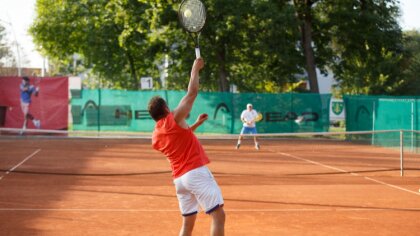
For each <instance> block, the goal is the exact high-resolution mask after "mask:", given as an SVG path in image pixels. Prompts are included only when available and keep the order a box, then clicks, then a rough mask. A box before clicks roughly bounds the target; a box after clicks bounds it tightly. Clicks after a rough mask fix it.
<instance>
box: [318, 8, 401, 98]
mask: <svg viewBox="0 0 420 236" xmlns="http://www.w3.org/2000/svg"><path fill="white" fill-rule="evenodd" d="M397 3H398V2H397V1H395V0H380V1H379V0H365V1H354V0H342V1H333V0H328V1H324V2H323V3H322V8H323V12H324V14H326V16H327V17H328V21H329V23H328V24H327V27H326V28H324V29H323V30H325V31H326V32H328V33H329V34H330V35H331V46H332V48H333V50H334V52H335V53H336V57H335V58H334V60H333V61H331V67H332V68H333V71H334V75H335V78H336V80H337V81H338V82H339V87H340V90H341V92H342V93H346V94H393V93H395V92H396V91H397V90H398V88H399V87H400V86H401V83H400V77H399V76H400V73H399V71H400V63H401V59H402V47H401V46H402V45H401V40H402V33H401V29H400V26H399V25H398V22H397V18H398V16H399V15H398V14H399V9H398V6H397Z"/></svg>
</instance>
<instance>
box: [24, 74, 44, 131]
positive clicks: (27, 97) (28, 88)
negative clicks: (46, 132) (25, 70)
mask: <svg viewBox="0 0 420 236" xmlns="http://www.w3.org/2000/svg"><path fill="white" fill-rule="evenodd" d="M38 92H39V88H38V87H35V86H33V85H31V84H30V81H29V78H28V77H26V76H24V77H23V78H22V83H21V84H20V106H21V108H22V112H23V119H24V121H23V130H25V129H26V124H27V122H28V119H29V120H31V121H32V122H33V123H34V126H35V128H37V129H39V128H41V121H40V120H38V119H35V117H34V116H33V115H32V114H31V113H29V106H30V105H31V102H32V100H31V98H32V94H34V95H35V96H38Z"/></svg>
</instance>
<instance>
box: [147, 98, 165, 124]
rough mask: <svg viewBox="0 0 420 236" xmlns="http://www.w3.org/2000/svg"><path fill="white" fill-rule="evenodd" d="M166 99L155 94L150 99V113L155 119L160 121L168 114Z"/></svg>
mask: <svg viewBox="0 0 420 236" xmlns="http://www.w3.org/2000/svg"><path fill="white" fill-rule="evenodd" d="M167 107H168V105H166V101H165V100H164V99H163V98H161V97H160V96H154V97H152V99H150V101H149V106H148V108H147V109H148V110H149V114H150V116H151V117H152V118H153V120H155V121H158V120H160V119H162V118H163V117H165V116H166V115H167V114H168V111H167V109H166V108H167Z"/></svg>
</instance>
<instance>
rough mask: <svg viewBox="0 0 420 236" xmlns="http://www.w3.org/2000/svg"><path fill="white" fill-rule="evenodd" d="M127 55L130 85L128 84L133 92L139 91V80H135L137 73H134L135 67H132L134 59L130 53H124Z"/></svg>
mask: <svg viewBox="0 0 420 236" xmlns="http://www.w3.org/2000/svg"><path fill="white" fill-rule="evenodd" d="M126 54H127V59H128V63H129V65H130V73H131V81H130V82H131V83H130V85H129V86H130V87H131V88H132V89H134V90H137V89H139V82H140V81H139V79H138V78H137V73H136V66H135V65H134V59H133V57H132V56H131V53H130V52H129V51H126Z"/></svg>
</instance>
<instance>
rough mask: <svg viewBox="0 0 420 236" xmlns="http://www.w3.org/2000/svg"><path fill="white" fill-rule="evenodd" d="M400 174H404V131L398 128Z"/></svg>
mask: <svg viewBox="0 0 420 236" xmlns="http://www.w3.org/2000/svg"><path fill="white" fill-rule="evenodd" d="M400 175H401V176H404V131H403V130H400Z"/></svg>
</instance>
